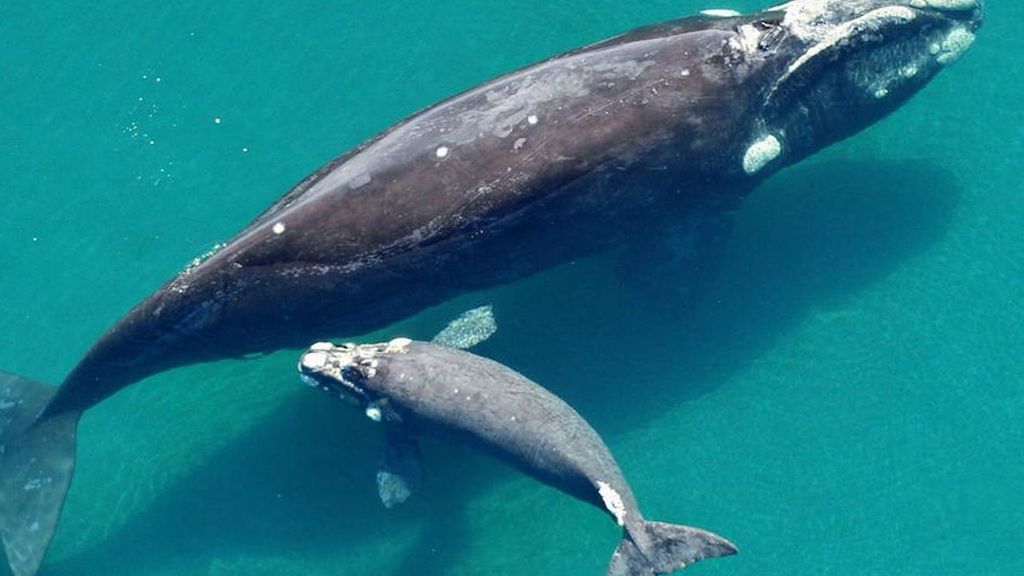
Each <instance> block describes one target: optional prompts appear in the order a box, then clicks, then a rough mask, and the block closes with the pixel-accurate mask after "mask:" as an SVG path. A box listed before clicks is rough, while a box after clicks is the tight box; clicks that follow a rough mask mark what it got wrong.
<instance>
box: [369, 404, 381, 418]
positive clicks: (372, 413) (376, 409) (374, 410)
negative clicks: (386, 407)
mask: <svg viewBox="0 0 1024 576" xmlns="http://www.w3.org/2000/svg"><path fill="white" fill-rule="evenodd" d="M381 416H382V414H381V411H380V406H377V405H376V404H374V403H372V402H371V403H370V405H369V406H367V407H366V417H367V418H369V419H370V420H373V421H374V422H380V419H381Z"/></svg>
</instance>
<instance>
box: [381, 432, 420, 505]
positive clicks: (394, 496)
mask: <svg viewBox="0 0 1024 576" xmlns="http://www.w3.org/2000/svg"><path fill="white" fill-rule="evenodd" d="M422 485H423V457H422V454H421V453H420V445H419V442H417V441H416V440H415V439H413V438H412V437H411V436H409V435H408V434H407V433H406V432H405V431H404V430H402V429H401V428H397V429H393V430H389V431H388V433H387V437H386V439H385V445H384V454H383V455H382V456H381V460H380V467H379V468H378V470H377V494H378V495H380V501H381V502H382V503H383V504H384V507H385V508H388V509H390V508H394V507H395V506H398V505H399V504H402V503H404V502H405V501H406V500H408V499H409V498H410V497H412V495H413V494H415V493H416V492H419V490H420V487H421V486H422Z"/></svg>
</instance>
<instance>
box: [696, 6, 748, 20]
mask: <svg viewBox="0 0 1024 576" xmlns="http://www.w3.org/2000/svg"><path fill="white" fill-rule="evenodd" d="M700 13H701V14H703V15H704V16H710V17H712V18H733V17H735V16H742V14H741V13H740V12H737V11H736V10H729V9H726V8H710V9H708V10H701V11H700Z"/></svg>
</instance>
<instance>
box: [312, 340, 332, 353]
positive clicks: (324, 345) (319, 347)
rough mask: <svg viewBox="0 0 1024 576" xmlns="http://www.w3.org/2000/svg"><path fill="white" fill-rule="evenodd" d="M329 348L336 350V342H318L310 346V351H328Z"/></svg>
mask: <svg viewBox="0 0 1024 576" xmlns="http://www.w3.org/2000/svg"><path fill="white" fill-rule="evenodd" d="M329 350H334V344H331V343H330V342H317V343H316V344H313V345H312V346H310V347H309V351H310V352H327V351H329Z"/></svg>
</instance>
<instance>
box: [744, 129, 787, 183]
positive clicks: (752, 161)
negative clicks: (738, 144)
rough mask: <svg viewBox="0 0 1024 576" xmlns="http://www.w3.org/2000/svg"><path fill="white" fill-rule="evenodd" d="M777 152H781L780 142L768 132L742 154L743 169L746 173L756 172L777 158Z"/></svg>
mask: <svg viewBox="0 0 1024 576" xmlns="http://www.w3.org/2000/svg"><path fill="white" fill-rule="evenodd" d="M779 154H782V143H781V142H779V139H778V138H776V137H775V136H773V135H771V134H769V135H767V136H765V137H764V138H761V139H760V140H758V141H757V142H754V143H753V144H751V145H750V148H747V152H746V153H745V154H744V155H743V171H744V172H746V173H747V174H756V173H758V172H760V171H761V170H762V169H763V168H764V167H765V166H767V165H768V164H770V163H771V161H772V160H775V159H776V158H778V157H779Z"/></svg>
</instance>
